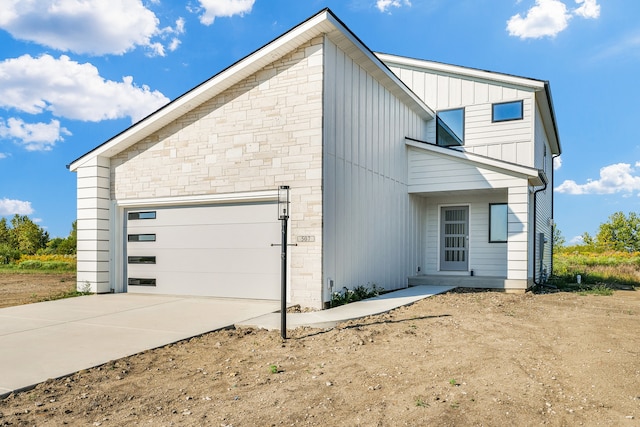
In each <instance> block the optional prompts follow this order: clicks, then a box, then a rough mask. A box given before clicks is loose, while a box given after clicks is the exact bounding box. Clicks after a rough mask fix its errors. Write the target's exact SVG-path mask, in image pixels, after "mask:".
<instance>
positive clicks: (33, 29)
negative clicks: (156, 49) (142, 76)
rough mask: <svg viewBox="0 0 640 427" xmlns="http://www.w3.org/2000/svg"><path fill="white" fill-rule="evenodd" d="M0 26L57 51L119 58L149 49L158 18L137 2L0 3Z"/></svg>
mask: <svg viewBox="0 0 640 427" xmlns="http://www.w3.org/2000/svg"><path fill="white" fill-rule="evenodd" d="M1 3H2V14H0V28H2V29H4V30H6V31H8V32H9V33H10V34H11V35H12V36H13V37H15V38H17V39H21V40H28V41H32V42H36V43H38V44H41V45H44V46H49V47H52V48H54V49H58V50H61V51H65V52H66V51H71V52H75V53H87V54H93V55H103V54H123V53H125V52H127V51H129V50H132V49H134V48H135V47H136V46H144V47H151V48H152V49H153V42H152V38H153V37H154V36H156V35H157V34H158V33H159V31H160V30H159V28H158V25H159V22H160V21H159V19H158V18H157V17H156V15H155V14H154V13H153V12H152V11H151V10H149V9H147V8H146V7H145V6H144V5H143V4H142V2H141V1H140V0H2V1H1Z"/></svg>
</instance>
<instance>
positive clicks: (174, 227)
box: [69, 9, 560, 308]
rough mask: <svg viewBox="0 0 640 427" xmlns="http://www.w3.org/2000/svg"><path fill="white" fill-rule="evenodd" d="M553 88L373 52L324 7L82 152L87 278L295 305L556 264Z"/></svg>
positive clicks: (507, 280) (494, 281)
mask: <svg viewBox="0 0 640 427" xmlns="http://www.w3.org/2000/svg"><path fill="white" fill-rule="evenodd" d="M559 154H560V142H559V138H558V130H557V126H556V121H555V116H554V110H553V103H552V100H551V93H550V89H549V84H548V83H547V82H545V81H540V80H535V79H529V78H523V77H516V76H511V75H506V74H499V73H494V72H488V71H481V70H476V69H470V68H465V67H459V66H453V65H446V64H440V63H435V62H429V61H423V60H417V59H411V58H404V57H399V56H393V55H387V54H374V53H373V52H372V51H370V50H369V49H368V48H367V47H366V46H365V45H364V44H363V43H362V42H361V41H360V40H359V39H358V38H357V37H356V36H355V35H354V34H353V33H352V32H351V31H350V30H349V29H348V28H347V27H346V26H345V25H344V24H343V23H342V22H341V21H340V20H339V19H338V18H337V17H336V16H335V15H334V14H333V13H332V12H331V11H330V10H328V9H325V10H322V11H321V12H319V13H318V14H316V15H315V16H313V17H311V18H309V19H308V20H306V21H305V22H303V23H301V24H299V25H298V26H296V27H295V28H293V29H291V30H290V31H288V32H287V33H285V34H284V35H282V36H280V37H279V38H277V39H275V40H274V41H272V42H270V43H269V44H267V45H265V46H263V47H262V48H260V49H258V50H257V51H255V52H253V53H252V54H250V55H249V56H247V57H245V58H244V59H242V60H240V61H238V62H237V63H235V64H233V65H231V66H230V67H229V68H227V69H225V70H223V71H222V72H220V73H219V74H217V75H215V76H213V77H212V78H211V79H209V80H207V81H206V82H204V83H202V84H201V85H199V86H197V87H196V88H194V89H192V90H190V91H189V92H187V93H185V94H184V95H182V96H181V97H179V98H177V99H175V100H174V101H172V102H171V103H169V104H168V105H166V106H165V107H163V108H161V109H160V110H158V111H156V112H154V113H153V114H151V115H149V116H148V117H146V118H144V119H143V120H141V121H139V122H138V123H136V124H134V125H133V126H131V127H130V128H128V129H126V130H124V131H123V132H122V133H120V134H118V135H116V136H114V137H113V138H111V139H110V140H108V141H106V142H105V143H103V144H102V145H100V146H98V147H96V148H95V149H93V150H92V151H90V152H89V153H87V154H85V155H83V156H82V157H80V158H79V159H77V160H75V161H73V162H72V163H71V164H70V165H69V169H70V170H71V171H74V172H76V173H77V183H78V287H79V288H83V287H86V286H87V285H88V286H90V289H91V290H92V291H94V292H98V293H106V292H136V293H157V294H174V295H202V296H216V297H228V298H260V299H279V298H280V260H281V258H280V247H279V246H277V244H278V243H279V242H280V239H281V229H280V222H279V220H278V212H277V207H276V206H277V205H276V202H277V197H278V193H277V189H278V187H279V186H281V185H288V186H290V188H291V193H290V201H291V204H290V220H289V233H288V234H289V238H290V239H289V244H290V247H289V256H288V265H287V279H288V296H287V298H288V300H289V301H291V302H293V303H299V304H302V305H303V306H310V307H315V308H322V307H323V306H326V303H327V301H329V300H330V298H331V295H332V292H334V291H338V290H340V289H342V288H343V287H345V286H346V287H351V286H356V285H367V284H376V285H378V286H382V287H384V288H386V289H389V290H393V289H399V288H404V287H406V286H408V285H409V284H410V283H434V284H452V285H461V286H473V287H489V288H500V289H506V290H525V289H527V288H528V287H530V286H532V285H534V284H536V283H540V282H543V281H544V280H545V279H546V277H547V275H548V274H549V273H550V270H551V244H550V242H551V239H552V229H553V219H552V218H553V167H552V159H553V157H555V156H558V155H559Z"/></svg>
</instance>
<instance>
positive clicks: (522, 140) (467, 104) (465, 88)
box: [390, 64, 535, 167]
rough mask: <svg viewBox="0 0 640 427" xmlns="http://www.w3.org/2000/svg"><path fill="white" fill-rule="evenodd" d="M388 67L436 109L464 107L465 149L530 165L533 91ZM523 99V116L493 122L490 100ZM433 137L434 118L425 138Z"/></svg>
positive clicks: (394, 65) (531, 155)
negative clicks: (519, 118) (517, 118)
mask: <svg viewBox="0 0 640 427" xmlns="http://www.w3.org/2000/svg"><path fill="white" fill-rule="evenodd" d="M390 69H391V70H392V71H393V72H394V73H395V74H396V75H397V76H398V77H399V78H400V79H401V80H402V81H403V82H404V83H405V84H406V85H407V86H408V87H409V88H410V89H411V90H413V91H414V92H415V93H416V95H418V96H419V97H420V98H421V99H422V100H423V101H424V102H425V103H426V104H427V105H429V106H430V107H431V108H433V109H435V110H436V111H440V110H449V109H453V108H462V107H464V109H465V124H464V148H465V151H468V152H471V153H475V154H479V155H483V156H488V157H492V158H494V159H499V160H504V161H507V162H512V163H517V164H520V165H523V166H530V167H531V166H533V164H534V152H533V150H534V149H533V145H534V144H533V135H534V111H535V93H534V92H533V91H528V90H524V89H522V88H517V87H511V86H508V85H505V84H495V83H491V82H487V81H480V80H473V79H471V78H464V77H461V76H456V75H448V74H443V73H436V72H434V71H429V70H418V69H414V68H404V67H400V66H398V65H397V64H390ZM519 100H522V101H523V119H522V120H514V121H506V122H498V123H493V122H492V121H491V111H492V104H494V103H500V102H509V101H519ZM435 140H436V128H435V121H432V122H431V123H429V127H428V131H427V141H429V142H434V141H435Z"/></svg>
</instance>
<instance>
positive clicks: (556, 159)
mask: <svg viewBox="0 0 640 427" xmlns="http://www.w3.org/2000/svg"><path fill="white" fill-rule="evenodd" d="M561 167H562V157H559V156H558V157H554V158H553V170H556V171H557V170H558V169H560V168H561Z"/></svg>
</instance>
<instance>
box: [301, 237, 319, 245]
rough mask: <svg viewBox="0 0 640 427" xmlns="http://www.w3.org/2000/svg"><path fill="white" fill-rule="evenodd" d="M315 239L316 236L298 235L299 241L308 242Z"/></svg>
mask: <svg viewBox="0 0 640 427" xmlns="http://www.w3.org/2000/svg"><path fill="white" fill-rule="evenodd" d="M315 241H316V236H298V242H299V243H310V242H315Z"/></svg>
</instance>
